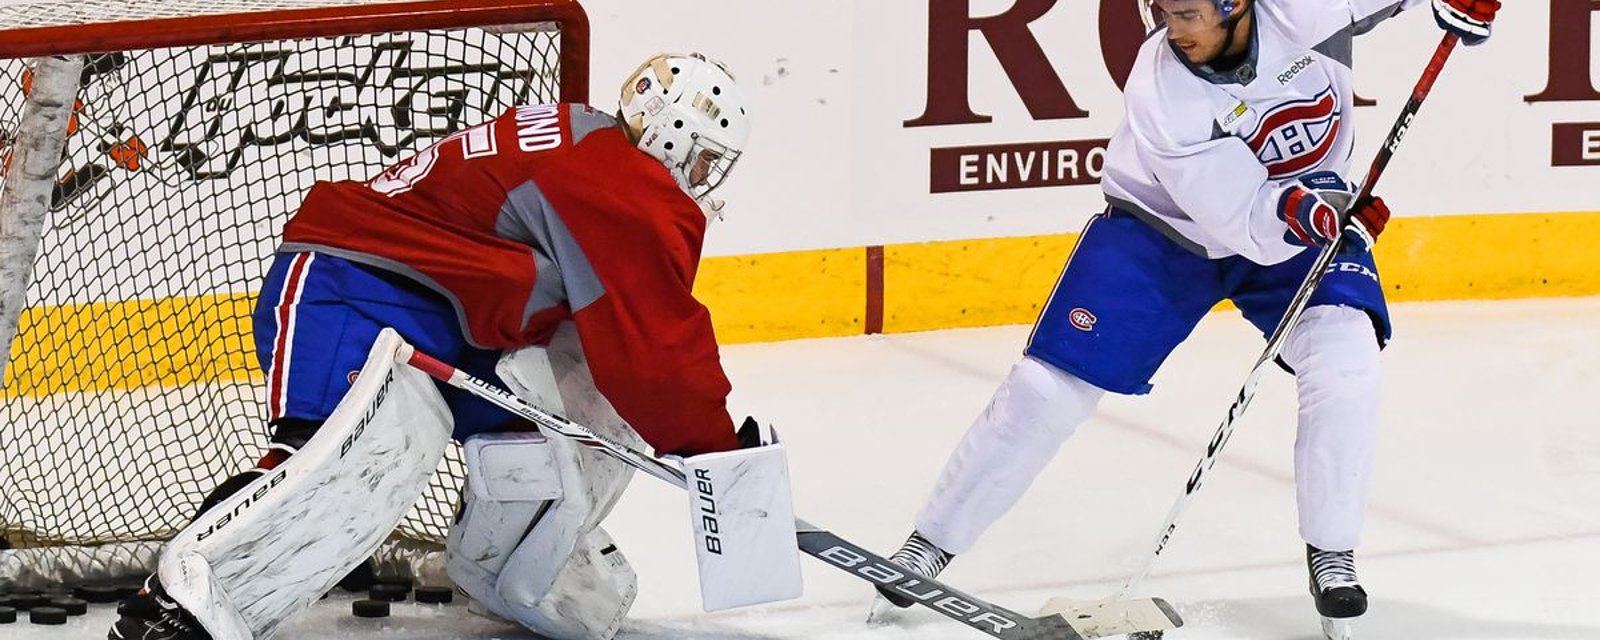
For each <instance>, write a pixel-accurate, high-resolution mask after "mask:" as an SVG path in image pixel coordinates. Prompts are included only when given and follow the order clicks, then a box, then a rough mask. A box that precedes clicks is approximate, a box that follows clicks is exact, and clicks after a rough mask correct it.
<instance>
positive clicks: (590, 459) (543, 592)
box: [449, 325, 642, 640]
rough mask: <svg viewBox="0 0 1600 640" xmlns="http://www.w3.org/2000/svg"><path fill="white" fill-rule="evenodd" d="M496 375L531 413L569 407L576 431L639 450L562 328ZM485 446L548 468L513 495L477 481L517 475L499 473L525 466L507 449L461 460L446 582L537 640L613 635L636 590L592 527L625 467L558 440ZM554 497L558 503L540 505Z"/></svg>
mask: <svg viewBox="0 0 1600 640" xmlns="http://www.w3.org/2000/svg"><path fill="white" fill-rule="evenodd" d="M496 371H497V374H498V375H499V376H500V377H501V379H502V380H504V381H505V382H506V384H507V386H508V387H510V388H511V390H512V391H513V392H514V393H516V394H517V395H518V396H519V397H521V398H523V399H524V400H527V401H528V402H530V403H531V404H534V405H535V406H538V407H541V408H544V409H546V410H551V411H555V412H557V413H560V412H561V411H562V410H563V409H564V408H565V409H568V410H569V411H570V414H569V416H570V417H572V418H573V419H575V420H578V421H579V422H582V423H583V424H585V425H586V426H590V428H594V429H597V430H599V431H600V432H601V433H603V434H605V435H608V436H609V437H613V438H617V439H619V440H621V441H624V442H628V443H630V444H634V445H635V446H642V443H641V442H640V441H639V440H638V437H637V435H635V434H633V433H632V431H631V430H629V429H628V428H627V426H626V423H624V422H623V421H622V420H621V419H620V418H618V417H616V414H615V411H613V410H611V408H610V405H609V404H608V403H606V402H605V401H604V399H603V398H600V397H599V394H598V392H597V391H595V390H594V387H593V383H592V378H590V376H589V372H588V368H587V366H586V364H585V363H584V361H583V358H582V352H581V349H580V348H579V347H578V345H577V341H576V334H575V333H572V332H571V330H570V326H567V325H564V326H563V330H562V331H558V333H557V336H556V338H555V340H553V341H552V344H551V346H550V348H549V349H548V350H547V349H545V348H538V347H533V348H527V349H522V350H519V351H516V352H513V353H510V354H507V355H506V356H505V357H504V358H503V359H502V360H501V362H500V365H499V366H498V367H497V370H496ZM495 438H499V439H502V442H501V446H508V447H509V446H525V447H528V453H527V457H529V458H534V457H545V456H547V457H548V459H549V460H550V461H551V466H549V467H540V468H541V469H543V471H542V472H541V473H547V474H549V477H539V478H535V477H534V474H532V473H524V474H523V475H520V476H517V477H520V478H522V479H523V480H525V481H526V482H523V483H519V484H518V486H521V487H522V488H521V489H513V488H511V487H502V488H499V489H491V487H490V486H489V485H490V484H491V483H488V482H483V483H480V482H478V481H477V479H478V478H500V479H504V478H507V477H510V476H513V475H516V474H513V473H508V471H507V468H508V465H509V464H511V463H513V462H514V461H516V460H519V459H520V458H522V457H523V456H521V455H520V454H515V453H512V450H511V449H506V450H505V451H503V452H500V453H504V454H506V455H492V454H495V453H496V452H495V451H494V450H493V449H492V448H491V449H485V450H481V451H480V455H477V456H474V457H472V458H470V459H469V462H468V469H467V475H468V478H469V480H468V484H469V486H470V487H472V490H470V491H468V492H467V495H466V496H465V499H466V501H467V504H466V507H465V509H464V510H463V517H462V519H461V521H460V522H459V523H457V525H456V526H455V528H454V529H453V530H452V531H451V535H450V546H449V557H450V560H449V564H450V575H451V579H452V580H454V581H455V582H456V584H457V586H459V587H461V589H462V590H463V591H466V592H467V594H468V595H470V596H472V597H473V599H474V600H475V601H477V603H478V604H479V605H480V606H482V607H483V608H484V609H486V610H487V611H488V612H489V613H491V614H493V615H495V616H498V617H501V618H505V619H507V620H512V621H515V622H517V623H519V624H522V625H523V626H526V627H527V628H529V629H531V630H533V631H535V632H537V633H539V634H540V635H542V636H546V637H550V638H555V639H557V640H563V639H566V638H574V639H576V638H584V639H589V638H602V639H603V638H610V637H612V636H614V635H615V634H616V633H617V630H618V629H620V628H621V625H622V620H623V618H624V617H625V616H626V615H627V612H628V610H629V608H631V607H632V604H633V600H634V597H635V596H636V595H637V591H638V588H637V581H636V577H635V575H634V573H633V570H632V568H631V567H630V566H629V565H628V563H627V560H626V558H625V557H624V556H623V555H622V553H621V552H619V551H618V550H617V548H616V545H615V544H614V543H612V541H611V538H610V536H608V535H606V533H605V532H604V531H603V530H601V529H599V528H598V525H599V523H600V521H601V520H602V519H604V518H605V516H606V515H607V514H608V513H609V512H610V511H611V508H612V506H613V505H615V503H616V500H617V498H618V497H620V495H621V493H622V491H623V489H624V488H626V486H627V483H628V481H629V479H630V478H631V477H632V473H633V470H632V468H630V467H628V466H626V465H624V464H622V463H621V462H619V461H616V460H614V459H612V458H610V457H609V456H606V455H605V454H601V453H597V452H593V451H589V450H587V449H586V448H584V447H583V446H582V445H578V444H576V443H573V442H570V441H567V440H564V439H561V438H551V439H549V440H544V439H543V438H542V437H540V436H534V435H530V434H501V435H498V436H487V437H485V438H484V441H488V440H490V439H495ZM477 441H478V439H477V438H474V439H473V440H472V441H469V442H477ZM512 442H515V443H518V444H517V445H512V444H511V443H512ZM534 448H538V449H539V450H538V451H537V452H535V451H534ZM468 451H469V454H470V452H471V451H472V446H471V445H469V448H468ZM485 452H487V453H489V454H491V455H482V454H483V453H485ZM523 466H524V468H527V467H531V466H533V465H528V464H526V463H524V465H523ZM518 473H521V472H518ZM535 486H545V487H549V486H559V491H558V492H552V491H539V490H533V489H532V487H535ZM553 493H555V494H558V495H554V496H553V497H546V496H551V494H553ZM524 532H526V535H524Z"/></svg>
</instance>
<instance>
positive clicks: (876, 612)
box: [867, 593, 900, 625]
mask: <svg viewBox="0 0 1600 640" xmlns="http://www.w3.org/2000/svg"><path fill="white" fill-rule="evenodd" d="M899 608H900V607H896V606H894V603H893V602H889V599H888V598H885V597H883V594H881V593H879V594H874V595H873V596H872V605H871V606H869V607H867V624H876V625H884V624H889V623H890V622H894V617H895V615H894V612H895V610H896V609H899Z"/></svg>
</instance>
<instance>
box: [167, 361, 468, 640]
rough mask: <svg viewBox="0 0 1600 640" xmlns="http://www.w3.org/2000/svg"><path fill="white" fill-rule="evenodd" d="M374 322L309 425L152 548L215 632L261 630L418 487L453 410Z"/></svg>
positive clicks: (353, 554)
mask: <svg viewBox="0 0 1600 640" xmlns="http://www.w3.org/2000/svg"><path fill="white" fill-rule="evenodd" d="M403 344H404V341H403V340H401V338H400V336H399V335H398V334H396V333H395V332H394V331H392V330H388V329H386V330H384V331H383V332H382V333H381V334H379V336H378V339H377V341H376V342H375V343H374V344H373V347H372V351H371V352H370V353H369V354H368V356H367V362H366V364H365V365H364V366H363V367H362V368H361V372H360V374H359V377H357V379H356V382H355V384H354V385H353V386H352V387H351V389H350V391H349V392H348V393H347V394H345V397H344V399H343V400H341V401H340V402H339V405H338V407H337V408H335V409H334V411H333V414H332V415H331V416H329V418H328V420H327V421H326V422H325V423H324V424H323V425H322V427H321V428H319V429H318V430H317V432H316V435H315V436H313V437H312V438H311V440H310V441H309V442H307V443H306V445H305V446H304V447H302V448H301V449H300V451H299V452H298V453H296V454H295V455H293V456H292V457H290V458H289V459H288V460H287V461H285V462H284V463H283V464H281V465H279V466H278V467H277V468H275V469H273V470H271V471H268V472H266V473H264V474H263V475H262V476H261V477H260V478H257V479H256V480H255V481H254V482H252V483H250V484H249V485H246V486H245V487H244V488H243V489H241V490H240V491H238V492H237V493H235V494H234V495H233V496H231V497H229V498H228V499H226V500H224V501H222V502H221V503H219V504H218V505H217V506H215V507H213V508H212V509H211V510H210V511H207V512H206V513H205V514H203V515H201V516H200V517H199V518H197V519H196V520H195V521H194V523H192V524H190V525H189V526H188V527H186V528H184V530H183V531H181V532H179V534H178V535H177V536H176V537H174V538H173V540H172V541H171V542H170V543H169V544H168V545H167V547H166V549H165V550H164V551H163V552H162V554H161V559H160V563H159V564H160V566H159V569H158V575H159V576H160V578H161V584H162V586H163V587H164V588H165V589H166V591H167V593H168V594H169V595H170V596H171V597H172V598H173V599H174V600H176V601H177V602H178V603H179V604H181V605H183V607H184V609H186V610H188V611H189V612H190V613H192V614H193V615H194V617H195V618H196V620H198V621H199V622H200V624H201V625H202V626H203V627H205V630H206V631H207V632H208V633H209V634H210V635H211V637H212V638H213V639H214V640H249V639H265V638H271V637H272V636H273V635H274V634H275V633H276V632H277V631H278V628H279V627H280V625H282V623H283V622H284V621H285V620H287V619H288V618H289V616H291V615H293V614H294V613H295V612H297V611H300V610H302V609H304V608H305V607H307V606H309V605H310V604H311V603H312V602H315V601H316V600H317V599H318V598H320V597H321V596H322V595H323V594H324V593H326V592H327V591H328V589H330V588H332V587H333V586H334V585H335V584H336V583H338V581H339V580H340V579H341V578H343V577H344V576H345V574H347V573H349V571H350V570H351V569H352V568H354V567H355V566H356V565H357V564H359V563H360V562H361V561H363V560H365V559H366V558H367V557H368V556H370V555H372V552H373V550H375V549H376V548H377V547H378V545H379V544H380V543H382V542H383V540H384V539H385V538H386V537H387V536H388V535H389V532H390V531H392V530H393V529H394V527H395V525H396V524H397V523H399V521H400V518H401V517H402V516H403V515H405V513H406V511H407V510H408V509H410V508H411V506H412V505H413V504H414V503H415V502H416V501H417V498H418V497H420V496H421V495H422V491H423V489H424V488H425V487H426V486H427V482H428V479H429V478H430V477H432V475H433V472H434V470H435V469H437V468H438V466H439V460H440V458H442V457H443V456H444V451H445V447H446V445H447V444H448V443H449V441H450V432H451V427H452V421H451V417H450V412H449V409H448V408H447V407H446V406H445V403H444V399H443V398H442V397H441V396H440V395H439V391H438V389H437V388H436V387H435V386H434V383H433V380H432V379H431V378H429V377H428V376H427V375H426V374H423V373H422V372H420V371H417V370H415V369H412V368H411V367H408V366H402V365H400V364H398V363H397V362H396V361H395V357H394V356H395V351H396V350H397V349H398V348H399V347H400V346H401V345H403Z"/></svg>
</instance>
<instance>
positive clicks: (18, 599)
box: [9, 593, 44, 611]
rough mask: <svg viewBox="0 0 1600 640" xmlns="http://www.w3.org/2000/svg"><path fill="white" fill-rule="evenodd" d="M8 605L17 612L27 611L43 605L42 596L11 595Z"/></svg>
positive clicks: (33, 594)
mask: <svg viewBox="0 0 1600 640" xmlns="http://www.w3.org/2000/svg"><path fill="white" fill-rule="evenodd" d="M10 600H11V602H10V603H9V604H10V606H11V607H13V608H15V609H16V610H17V611H27V610H29V609H32V608H34V607H37V606H40V605H42V604H44V596H41V595H39V594H37V593H13V594H11V598H10Z"/></svg>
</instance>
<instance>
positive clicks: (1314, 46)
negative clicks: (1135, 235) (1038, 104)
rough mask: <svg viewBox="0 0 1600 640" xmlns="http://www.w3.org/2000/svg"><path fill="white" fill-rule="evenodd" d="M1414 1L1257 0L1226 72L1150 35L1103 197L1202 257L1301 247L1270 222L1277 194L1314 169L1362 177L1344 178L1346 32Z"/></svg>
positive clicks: (1131, 83)
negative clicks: (1244, 51)
mask: <svg viewBox="0 0 1600 640" xmlns="http://www.w3.org/2000/svg"><path fill="white" fill-rule="evenodd" d="M1423 2H1424V0H1255V2H1252V3H1251V4H1252V5H1254V7H1255V8H1254V11H1255V18H1254V21H1255V27H1254V29H1252V42H1251V47H1250V52H1249V55H1248V57H1247V58H1246V59H1245V61H1244V62H1243V63H1242V64H1240V65H1239V66H1238V67H1236V68H1234V69H1232V70H1230V71H1228V72H1219V71H1217V70H1215V69H1212V68H1210V67H1208V66H1205V65H1194V64H1192V63H1190V62H1189V61H1188V60H1187V59H1186V58H1185V57H1184V56H1182V55H1181V54H1179V53H1177V52H1175V51H1173V49H1172V47H1171V46H1170V45H1169V44H1168V43H1167V39H1166V35H1167V32H1166V29H1165V28H1161V29H1158V30H1156V32H1155V33H1153V34H1151V35H1150V37H1149V38H1148V39H1146V40H1145V43H1144V45H1143V46H1142V47H1140V49H1139V57H1138V59H1137V60H1136V61H1135V62H1134V66H1133V72H1132V74H1131V75H1130V76H1129V78H1128V83H1127V88H1126V94H1125V100H1126V112H1127V113H1126V116H1125V118H1124V119H1123V122H1122V125H1121V126H1119V127H1118V128H1117V131H1116V133H1115V134H1113V135H1112V137H1111V143H1110V145H1109V147H1108V148H1107V150H1106V164H1105V173H1104V174H1103V176H1102V179H1101V185H1102V188H1103V189H1104V191H1105V195H1106V200H1107V201H1108V202H1110V203H1111V205H1113V206H1115V207H1117V208H1119V209H1122V210H1125V211H1127V212H1129V213H1131V214H1133V215H1136V216H1139V217H1141V218H1143V219H1145V220H1146V221H1147V222H1149V223H1150V224H1152V225H1154V226H1155V227H1156V228H1158V229H1160V230H1161V231H1162V232H1163V233H1165V234H1166V235H1167V236H1168V237H1169V238H1171V239H1172V240H1174V241H1175V242H1178V243H1179V244H1181V245H1183V246H1184V247H1186V248H1188V249H1190V250H1191V251H1194V252H1195V253H1197V254H1201V255H1204V256H1206V257H1209V258H1222V257H1227V256H1233V255H1242V256H1244V257H1246V258H1248V259H1250V260H1251V261H1253V262H1256V263H1259V264H1276V263H1279V262H1282V261H1284V260H1287V259H1289V258H1290V257H1292V256H1294V255H1295V254H1297V253H1299V252H1300V251H1302V250H1303V249H1304V247H1301V246H1298V245H1293V244H1289V243H1288V242H1285V241H1284V231H1285V229H1286V227H1285V225H1284V222H1283V221H1282V220H1281V219H1280V218H1279V217H1278V212H1277V206H1278V199H1279V196H1280V195H1281V194H1282V193H1283V191H1284V189H1287V188H1289V186H1290V185H1291V183H1293V182H1294V179H1295V178H1297V177H1299V176H1302V175H1305V174H1307V173H1310V172H1313V171H1333V172H1335V173H1338V174H1339V175H1342V176H1345V177H1346V179H1347V180H1350V181H1351V182H1354V181H1355V180H1358V179H1360V176H1351V175H1348V172H1349V170H1350V154H1351V151H1352V147H1353V146H1354V140H1355V137H1354V133H1355V131H1354V126H1353V125H1354V123H1353V121H1352V117H1351V116H1352V115H1353V113H1354V111H1353V110H1352V109H1351V105H1352V103H1353V100H1354V88H1353V87H1352V84H1351V70H1350V66H1351V48H1352V46H1351V45H1352V39H1353V38H1354V37H1355V36H1357V35H1360V34H1362V33H1365V32H1367V31H1368V30H1370V29H1372V28H1373V27H1374V26H1376V25H1377V24H1378V23H1379V22H1382V21H1383V20H1385V19H1387V18H1390V17H1392V16H1394V15H1395V14H1397V13H1399V12H1400V11H1401V10H1402V9H1407V8H1411V7H1414V6H1417V5H1420V4H1422V3H1423Z"/></svg>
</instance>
